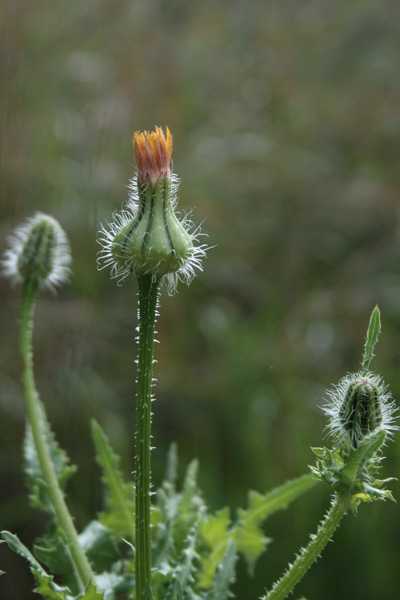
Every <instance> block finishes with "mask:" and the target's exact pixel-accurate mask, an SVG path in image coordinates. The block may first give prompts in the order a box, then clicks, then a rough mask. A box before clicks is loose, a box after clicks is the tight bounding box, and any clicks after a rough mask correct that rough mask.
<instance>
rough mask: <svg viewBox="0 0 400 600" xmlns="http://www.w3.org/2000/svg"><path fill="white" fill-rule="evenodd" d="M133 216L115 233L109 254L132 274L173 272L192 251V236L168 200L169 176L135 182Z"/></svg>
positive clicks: (158, 274)
mask: <svg viewBox="0 0 400 600" xmlns="http://www.w3.org/2000/svg"><path fill="white" fill-rule="evenodd" d="M138 193H139V206H138V210H137V212H136V215H135V216H134V217H133V219H131V220H130V221H129V222H128V223H126V224H125V225H124V226H123V227H122V228H121V230H120V231H119V232H118V233H117V234H116V236H115V237H114V240H113V242H112V246H111V253H112V255H113V257H114V260H115V262H116V263H117V264H118V265H119V267H120V268H121V269H125V268H129V270H131V271H133V272H134V273H135V274H136V275H138V276H139V275H145V274H150V275H155V276H161V275H167V274H168V273H175V272H176V271H178V269H180V268H181V267H182V266H183V265H184V264H185V263H186V262H187V261H188V260H190V258H191V257H192V256H193V254H194V247H193V243H192V239H191V237H190V235H189V234H188V232H187V231H186V230H185V228H184V226H183V225H182V223H181V222H180V221H179V220H178V218H177V216H176V214H175V212H174V208H173V205H172V202H171V178H170V176H169V175H165V176H162V177H160V178H159V179H158V181H157V183H156V184H155V186H154V187H153V185H152V184H151V182H150V180H149V179H148V178H147V179H146V180H145V181H144V182H143V183H141V184H138Z"/></svg>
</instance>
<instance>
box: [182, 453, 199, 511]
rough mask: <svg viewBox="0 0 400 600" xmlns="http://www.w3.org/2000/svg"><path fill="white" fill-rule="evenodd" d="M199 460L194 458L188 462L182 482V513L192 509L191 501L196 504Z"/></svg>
mask: <svg viewBox="0 0 400 600" xmlns="http://www.w3.org/2000/svg"><path fill="white" fill-rule="evenodd" d="M198 470H199V462H198V461H197V460H196V459H195V460H192V462H191V463H189V466H188V468H187V471H186V475H185V480H184V482H183V490H182V499H181V502H180V505H181V506H180V509H181V511H182V513H185V512H189V511H190V510H191V509H192V505H193V502H195V503H196V504H197V500H198V496H197V472H198Z"/></svg>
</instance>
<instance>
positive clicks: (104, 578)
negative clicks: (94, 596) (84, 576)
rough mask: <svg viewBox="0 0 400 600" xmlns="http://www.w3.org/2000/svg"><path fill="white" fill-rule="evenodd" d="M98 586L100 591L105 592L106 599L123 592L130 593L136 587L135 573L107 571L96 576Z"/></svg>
mask: <svg viewBox="0 0 400 600" xmlns="http://www.w3.org/2000/svg"><path fill="white" fill-rule="evenodd" d="M95 580H96V586H97V589H98V590H99V591H100V592H104V600H108V598H114V597H115V596H119V595H122V594H128V593H129V592H130V591H131V590H132V589H133V588H134V587H135V577H134V575H133V573H123V574H119V573H114V572H112V571H106V572H104V573H100V574H98V575H96V576H95Z"/></svg>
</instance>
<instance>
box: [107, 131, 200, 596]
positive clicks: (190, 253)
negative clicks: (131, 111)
mask: <svg viewBox="0 0 400 600" xmlns="http://www.w3.org/2000/svg"><path fill="white" fill-rule="evenodd" d="M133 146H134V151H135V158H136V164H137V175H136V176H135V177H134V178H133V180H132V181H131V185H130V190H131V194H130V198H129V201H128V203H127V204H126V206H125V207H124V209H123V210H122V211H121V212H119V213H114V220H113V222H112V223H110V224H108V225H107V227H103V226H102V227H101V230H100V236H99V243H100V245H101V246H102V249H101V250H100V252H99V259H98V262H99V268H104V267H107V266H109V267H111V277H116V278H117V279H118V280H119V281H122V280H123V279H125V278H126V277H128V276H129V275H130V274H132V273H133V274H134V275H136V277H137V279H138V285H139V356H138V369H137V403H136V457H135V482H136V516H135V519H136V521H135V531H136V546H135V571H136V575H135V576H136V600H144V599H145V600H148V599H149V598H152V591H151V539H150V480H151V465H150V450H151V431H150V426H151V400H152V378H153V351H154V327H155V321H156V310H157V299H158V293H159V287H160V283H161V282H162V280H166V281H167V284H168V290H169V292H171V293H172V292H173V291H174V290H175V288H176V285H177V282H178V280H184V281H186V282H187V283H189V282H190V281H191V279H192V278H193V276H194V274H195V270H196V269H200V270H201V259H202V258H203V257H204V256H205V252H206V246H205V245H198V244H196V242H197V240H198V237H199V235H201V234H200V229H199V228H193V225H192V222H191V221H190V220H189V219H188V218H184V219H183V220H180V219H179V217H178V215H177V214H176V212H175V208H176V204H177V191H178V179H177V177H176V176H175V175H174V173H173V172H172V170H171V166H170V161H171V152H172V135H171V133H170V131H169V129H168V127H167V128H166V131H165V133H164V131H163V129H162V128H161V127H156V128H155V131H151V132H149V131H144V132H139V131H137V132H136V133H135V135H134V137H133Z"/></svg>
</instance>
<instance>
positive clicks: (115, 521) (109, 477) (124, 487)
mask: <svg viewBox="0 0 400 600" xmlns="http://www.w3.org/2000/svg"><path fill="white" fill-rule="evenodd" d="M92 433H93V439H94V444H95V446H96V452H97V461H98V463H99V465H100V466H101V467H102V469H103V483H104V485H105V487H106V498H107V510H106V511H105V512H104V513H102V514H101V515H100V520H101V522H102V523H103V524H104V525H105V526H106V527H108V529H109V530H110V531H111V532H112V534H113V535H114V536H116V537H121V536H122V537H129V539H130V540H131V541H133V540H134V538H135V520H134V507H135V500H134V488H133V484H131V483H125V482H124V480H123V478H122V475H121V473H120V470H119V457H118V456H117V455H116V454H114V452H113V451H112V449H111V447H110V445H109V443H108V440H107V437H106V435H105V433H104V431H103V430H102V429H101V427H100V425H99V424H98V423H97V422H96V421H92Z"/></svg>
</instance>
